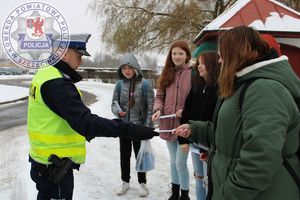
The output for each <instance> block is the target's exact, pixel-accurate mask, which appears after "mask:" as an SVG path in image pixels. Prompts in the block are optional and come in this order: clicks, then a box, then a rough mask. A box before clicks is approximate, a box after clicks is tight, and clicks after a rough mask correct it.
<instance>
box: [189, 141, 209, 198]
mask: <svg viewBox="0 0 300 200" xmlns="http://www.w3.org/2000/svg"><path fill="white" fill-rule="evenodd" d="M190 148H194V149H199V147H197V146H195V145H193V144H190ZM191 156H192V162H193V168H194V176H195V180H196V197H197V200H205V199H206V192H207V191H206V189H205V187H204V183H203V181H204V179H203V178H204V177H205V176H206V175H207V173H206V171H207V165H206V163H205V162H204V161H201V160H200V158H199V154H197V153H194V152H191Z"/></svg>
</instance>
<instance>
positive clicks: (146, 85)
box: [142, 79, 149, 101]
mask: <svg viewBox="0 0 300 200" xmlns="http://www.w3.org/2000/svg"><path fill="white" fill-rule="evenodd" d="M148 87H149V80H147V79H144V80H143V86H142V90H143V95H144V98H145V99H146V101H147V93H148Z"/></svg>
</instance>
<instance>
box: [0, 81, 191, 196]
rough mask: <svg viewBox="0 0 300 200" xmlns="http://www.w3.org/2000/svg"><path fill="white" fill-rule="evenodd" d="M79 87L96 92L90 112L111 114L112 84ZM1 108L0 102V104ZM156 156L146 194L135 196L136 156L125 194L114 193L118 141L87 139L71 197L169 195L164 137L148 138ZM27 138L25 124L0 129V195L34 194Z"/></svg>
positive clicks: (86, 83)
mask: <svg viewBox="0 0 300 200" xmlns="http://www.w3.org/2000/svg"><path fill="white" fill-rule="evenodd" d="M77 85H78V87H79V88H80V89H83V90H86V91H88V92H91V93H93V94H95V95H96V96H97V102H95V103H94V104H92V105H90V106H89V107H90V109H91V110H92V112H93V113H95V114H98V115H100V116H102V117H106V118H110V119H111V118H113V115H112V113H111V111H110V104H111V97H112V92H113V88H114V85H113V84H104V83H102V82H100V81H93V80H90V81H82V82H80V83H79V84H77ZM0 109H1V106H0ZM151 142H152V147H153V149H154V152H155V156H156V163H155V164H156V166H155V169H154V170H152V171H150V172H149V173H147V185H148V187H149V191H150V194H149V196H148V197H146V198H141V197H139V196H138V186H139V184H138V181H137V175H136V172H135V159H134V156H133V155H132V159H131V181H130V185H131V189H130V190H129V191H128V192H127V193H126V194H125V195H124V196H117V195H115V190H116V188H117V187H118V186H119V184H120V183H121V178H120V176H121V172H120V166H119V162H120V158H119V141H118V139H117V138H104V137H102V138H96V139H94V140H92V141H91V143H87V157H86V163H85V164H84V165H82V167H81V168H80V171H79V172H78V171H74V176H75V189H74V195H73V199H74V200H120V199H128V200H129V199H130V200H132V199H134V200H135V199H148V200H158V199H159V200H164V199H167V198H168V195H169V194H168V193H167V192H168V190H169V184H170V170H169V155H168V150H167V147H166V144H165V141H164V140H161V139H160V138H159V137H156V138H154V139H152V140H151ZM28 149H29V144H28V139H27V131H26V126H25V125H24V126H20V127H16V128H13V129H9V130H6V131H1V132H0V160H1V162H0V199H11V200H12V199H13V200H32V199H35V198H36V189H35V185H34V183H33V182H32V180H31V179H30V175H29V170H30V164H29V162H28ZM188 165H189V169H190V183H191V186H190V190H191V191H190V193H191V199H196V198H195V184H194V179H193V177H192V167H191V160H190V159H189V160H188Z"/></svg>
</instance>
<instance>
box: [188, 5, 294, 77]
mask: <svg viewBox="0 0 300 200" xmlns="http://www.w3.org/2000/svg"><path fill="white" fill-rule="evenodd" d="M240 25H246V26H251V27H254V28H255V29H257V30H258V31H259V32H261V33H268V34H271V35H273V37H275V39H276V40H277V42H278V43H279V44H280V47H281V52H282V54H283V55H286V56H287V57H288V58H289V62H290V63H291V65H292V67H293V69H294V71H295V72H296V74H297V75H298V77H300V13H299V12H297V11H295V10H293V9H291V8H289V7H287V6H285V5H283V4H282V3H279V2H277V1H275V0H238V1H237V2H236V3H235V4H234V5H233V6H232V7H230V8H229V9H227V10H226V11H225V12H224V13H222V15H220V16H219V17H217V18H216V19H215V20H213V21H212V22H211V23H209V24H208V25H207V26H206V27H204V29H203V30H202V31H201V32H200V33H199V34H198V36H197V37H196V39H195V40H194V43H195V44H197V45H200V44H201V43H203V42H205V41H207V40H211V39H216V38H217V37H218V36H219V35H220V34H221V32H222V31H225V30H228V29H230V28H232V27H235V26H240Z"/></svg>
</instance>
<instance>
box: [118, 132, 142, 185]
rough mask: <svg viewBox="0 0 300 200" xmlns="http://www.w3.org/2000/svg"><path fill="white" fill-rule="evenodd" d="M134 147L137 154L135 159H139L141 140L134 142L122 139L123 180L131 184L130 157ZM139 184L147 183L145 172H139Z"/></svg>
mask: <svg viewBox="0 0 300 200" xmlns="http://www.w3.org/2000/svg"><path fill="white" fill-rule="evenodd" d="M132 146H133V150H134V154H135V158H136V157H137V155H138V153H139V150H140V146H141V141H140V140H138V141H137V140H132V139H127V138H120V156H121V174H122V175H121V179H122V181H124V182H127V183H129V179H130V157H131V151H132ZM137 175H138V182H139V183H146V173H145V172H138V173H137Z"/></svg>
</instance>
